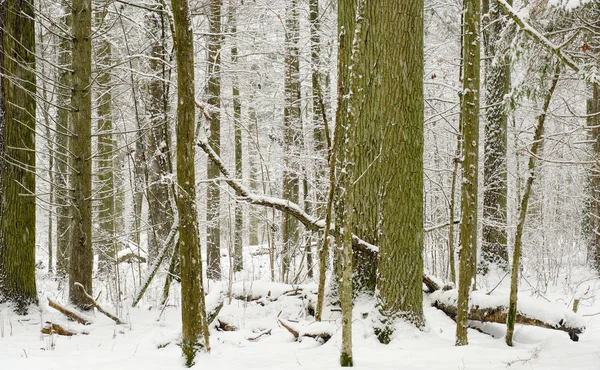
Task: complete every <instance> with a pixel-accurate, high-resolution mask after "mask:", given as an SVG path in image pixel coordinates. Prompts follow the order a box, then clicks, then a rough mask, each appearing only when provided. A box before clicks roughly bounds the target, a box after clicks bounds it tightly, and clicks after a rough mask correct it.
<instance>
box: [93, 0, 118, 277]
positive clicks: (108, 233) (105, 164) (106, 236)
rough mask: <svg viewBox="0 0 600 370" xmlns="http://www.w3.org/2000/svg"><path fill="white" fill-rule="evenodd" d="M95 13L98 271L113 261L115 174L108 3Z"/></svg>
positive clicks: (114, 251) (106, 271)
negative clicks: (97, 35) (98, 34)
mask: <svg viewBox="0 0 600 370" xmlns="http://www.w3.org/2000/svg"><path fill="white" fill-rule="evenodd" d="M99 5H100V6H99V7H98V10H97V11H96V14H95V22H96V28H97V29H98V30H100V32H99V33H100V34H101V35H102V36H101V38H100V40H99V41H98V42H97V45H96V59H95V60H96V69H97V70H99V71H101V72H100V73H99V74H98V76H97V77H96V80H95V81H96V87H97V95H96V96H97V98H96V104H97V108H96V115H97V119H98V123H97V134H98V152H97V154H96V156H95V157H96V174H97V175H96V189H95V191H94V193H95V195H96V197H97V198H98V203H97V204H98V208H97V213H96V218H95V221H94V222H95V223H96V224H98V226H99V228H98V229H96V230H95V232H96V233H97V236H96V237H95V242H96V243H97V245H96V248H97V250H98V257H99V258H98V271H99V272H100V273H101V274H104V275H106V274H108V272H109V271H110V269H111V268H112V267H113V265H114V264H115V260H116V256H117V242H116V240H115V235H116V232H115V222H116V220H115V218H116V208H115V205H116V199H115V176H116V173H117V170H118V169H117V168H116V166H115V163H114V162H115V161H114V156H115V148H116V142H115V139H114V136H113V120H112V107H111V104H112V85H111V72H110V67H111V64H112V47H111V43H110V41H109V39H108V38H109V37H110V35H109V34H108V33H107V32H108V27H107V24H108V23H109V22H110V21H109V20H108V19H106V17H107V15H108V9H107V7H108V5H109V4H108V3H107V2H104V3H101V4H99Z"/></svg>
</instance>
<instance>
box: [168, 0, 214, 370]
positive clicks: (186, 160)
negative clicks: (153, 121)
mask: <svg viewBox="0 0 600 370" xmlns="http://www.w3.org/2000/svg"><path fill="white" fill-rule="evenodd" d="M171 8H172V9H173V20H174V25H175V35H174V41H175V56H176V59H177V185H178V186H177V188H178V192H177V209H178V214H179V217H180V219H179V258H180V262H181V292H182V294H181V316H182V328H183V330H182V343H181V349H182V351H183V355H184V356H185V358H186V365H187V366H188V367H191V366H192V365H193V364H194V358H195V356H196V352H197V351H198V350H200V349H202V348H204V349H209V348H210V343H209V337H208V324H207V322H206V305H205V302H204V288H203V286H202V258H201V255H200V240H199V238H198V225H197V219H198V215H197V209H196V176H195V168H194V148H195V145H194V144H195V143H194V122H195V101H194V87H195V83H194V35H193V28H192V25H191V15H190V9H189V4H188V2H187V0H172V1H171Z"/></svg>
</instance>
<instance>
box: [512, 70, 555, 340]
mask: <svg viewBox="0 0 600 370" xmlns="http://www.w3.org/2000/svg"><path fill="white" fill-rule="evenodd" d="M559 77H560V63H557V64H556V68H555V72H554V77H553V79H552V83H551V85H550V89H549V90H548V94H546V98H545V99H544V106H543V108H542V113H541V114H540V115H539V117H538V124H537V127H536V128H535V134H534V136H533V144H532V145H531V155H530V156H529V164H528V167H527V173H528V175H529V176H528V177H527V182H526V184H525V191H524V193H523V198H522V199H521V207H520V209H519V221H518V223H517V232H516V234H515V245H514V249H513V262H512V274H511V279H510V302H509V306H508V315H507V317H506V344H507V345H509V346H512V339H513V333H514V330H515V322H516V318H517V293H518V290H519V268H520V264H521V250H522V246H523V229H524V228H525V220H526V219H527V206H528V205H529V198H530V196H531V187H532V185H533V180H534V175H533V174H534V171H535V165H536V156H537V155H538V152H539V151H540V149H541V148H542V145H543V141H542V136H543V135H544V123H545V121H546V114H547V113H548V108H549V107H550V101H551V100H552V95H553V94H554V90H555V89H556V84H557V83H558V79H559Z"/></svg>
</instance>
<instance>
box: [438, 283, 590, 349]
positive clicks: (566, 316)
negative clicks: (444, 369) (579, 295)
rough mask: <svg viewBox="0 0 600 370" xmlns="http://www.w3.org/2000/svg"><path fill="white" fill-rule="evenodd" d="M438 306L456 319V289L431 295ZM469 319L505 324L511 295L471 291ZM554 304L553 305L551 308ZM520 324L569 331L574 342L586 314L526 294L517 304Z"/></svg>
mask: <svg viewBox="0 0 600 370" xmlns="http://www.w3.org/2000/svg"><path fill="white" fill-rule="evenodd" d="M430 297H431V299H432V304H433V306H434V307H435V308H437V309H439V310H441V311H443V312H444V313H445V314H446V315H447V316H449V317H450V318H452V319H453V320H455V319H456V315H457V313H458V310H457V298H458V293H457V291H456V289H453V290H449V291H441V290H438V291H437V292H435V293H433V294H431V295H430ZM470 300H471V303H470V309H469V316H468V317H469V320H473V321H481V322H493V323H499V324H506V315H507V313H508V306H507V305H506V303H507V302H508V297H504V296H490V295H486V294H484V293H479V292H473V293H471V299H470ZM550 306H552V307H550ZM516 322H517V323H518V324H524V325H531V326H537V327H541V328H546V329H553V330H560V331H564V332H566V333H568V334H569V337H570V338H571V340H573V341H577V340H578V339H579V337H578V334H582V333H583V332H584V331H585V323H584V320H583V317H581V316H580V315H578V314H576V313H574V312H572V311H571V310H569V309H568V308H567V307H563V306H560V305H550V304H548V303H545V302H540V301H532V300H530V299H529V300H528V299H527V297H522V298H519V307H517V319H516Z"/></svg>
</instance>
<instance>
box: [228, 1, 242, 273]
mask: <svg viewBox="0 0 600 370" xmlns="http://www.w3.org/2000/svg"><path fill="white" fill-rule="evenodd" d="M236 6H237V4H236V2H235V1H230V4H229V22H230V24H231V26H230V27H231V30H230V31H231V34H232V35H233V37H236V33H237V26H236V14H235V13H236ZM232 42H233V43H234V44H233V46H232V48H231V64H232V65H233V66H234V68H235V66H236V65H237V59H238V49H237V46H236V44H235V39H234V40H232ZM232 79H233V86H232V94H233V125H234V143H235V177H236V178H237V179H239V180H241V179H242V178H243V177H244V172H243V163H244V158H243V156H242V145H243V142H242V126H241V122H240V121H241V118H242V102H241V100H240V88H239V83H240V82H239V79H238V76H237V75H233V77H232ZM243 212H244V209H243V208H242V204H241V203H236V204H235V236H234V242H233V243H234V246H233V268H234V270H235V271H242V270H243V269H244V255H243V253H244V251H243V248H242V247H243V232H244V213H243Z"/></svg>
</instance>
